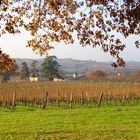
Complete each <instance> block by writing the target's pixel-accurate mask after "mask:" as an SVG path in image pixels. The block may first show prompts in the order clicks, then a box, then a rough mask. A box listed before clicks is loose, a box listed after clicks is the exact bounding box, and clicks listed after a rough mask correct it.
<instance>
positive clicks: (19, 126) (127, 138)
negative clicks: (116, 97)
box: [0, 105, 140, 140]
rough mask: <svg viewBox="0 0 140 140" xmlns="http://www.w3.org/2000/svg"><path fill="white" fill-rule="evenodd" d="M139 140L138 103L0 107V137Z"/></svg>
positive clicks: (20, 139)
mask: <svg viewBox="0 0 140 140" xmlns="http://www.w3.org/2000/svg"><path fill="white" fill-rule="evenodd" d="M46 139H48V140H49V139H50V140H55V139H56V140H57V139H62V140H63V139H66V140H67V139H68V140H133V139H134V140H139V139H140V106H139V105H132V106H108V107H107V106H104V107H100V108H98V107H93V106H87V107H85V106H83V107H77V108H76V107H75V108H73V109H68V108H62V107H48V108H47V109H46V110H42V109H40V108H31V107H22V106H18V107H17V108H16V111H15V112H11V111H9V110H8V109H5V108H0V140H46Z"/></svg>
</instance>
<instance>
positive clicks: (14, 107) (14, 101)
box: [12, 92, 16, 111]
mask: <svg viewBox="0 0 140 140" xmlns="http://www.w3.org/2000/svg"><path fill="white" fill-rule="evenodd" d="M15 110H16V92H14V94H13V99H12V111H15Z"/></svg>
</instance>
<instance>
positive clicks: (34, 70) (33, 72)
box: [30, 60, 39, 77]
mask: <svg viewBox="0 0 140 140" xmlns="http://www.w3.org/2000/svg"><path fill="white" fill-rule="evenodd" d="M37 63H38V62H37V61H36V60H33V62H32V63H31V68H30V76H32V77H36V76H38V75H39V70H38V69H37Z"/></svg>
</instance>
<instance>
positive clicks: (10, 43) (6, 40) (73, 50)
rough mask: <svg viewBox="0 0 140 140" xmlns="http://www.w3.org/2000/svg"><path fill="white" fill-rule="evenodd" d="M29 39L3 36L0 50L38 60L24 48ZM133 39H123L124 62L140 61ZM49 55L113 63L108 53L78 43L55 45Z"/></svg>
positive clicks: (14, 56) (29, 49) (138, 50)
mask: <svg viewBox="0 0 140 140" xmlns="http://www.w3.org/2000/svg"><path fill="white" fill-rule="evenodd" d="M30 38H31V36H30V35H29V34H28V33H27V32H25V31H24V32H23V33H22V34H18V35H9V34H8V35H5V36H2V37H1V38H0V48H2V50H3V52H5V53H7V54H9V55H10V56H11V57H13V58H40V56H39V55H36V54H35V53H33V52H32V50H31V48H26V47H25V46H26V42H27V40H29V39H30ZM135 39H136V37H135V36H131V37H129V38H127V39H124V41H125V42H126V44H127V46H128V47H127V48H126V49H125V51H124V52H123V53H122V56H123V57H124V59H125V60H135V61H140V49H137V48H135V47H134V44H133V42H134V40H135ZM137 39H138V38H137ZM49 55H56V56H57V57H58V58H73V59H82V60H96V61H113V59H112V57H111V56H110V55H109V54H108V53H103V52H102V50H101V49H95V48H92V47H89V46H88V47H81V46H80V45H79V44H78V43H75V44H72V45H65V44H64V43H59V44H55V49H52V50H51V51H49Z"/></svg>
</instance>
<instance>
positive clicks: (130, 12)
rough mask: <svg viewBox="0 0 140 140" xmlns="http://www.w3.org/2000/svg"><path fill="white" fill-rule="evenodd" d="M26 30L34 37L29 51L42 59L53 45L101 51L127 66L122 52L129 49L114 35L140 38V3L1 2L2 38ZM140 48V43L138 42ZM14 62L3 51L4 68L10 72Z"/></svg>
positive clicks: (84, 0) (0, 59) (77, 0)
mask: <svg viewBox="0 0 140 140" xmlns="http://www.w3.org/2000/svg"><path fill="white" fill-rule="evenodd" d="M22 27H24V28H25V29H26V30H27V31H30V32H31V35H32V36H33V37H34V38H33V39H32V40H29V41H28V43H27V47H31V48H32V49H33V51H35V52H39V53H40V54H41V55H43V54H46V52H47V51H48V50H49V49H52V48H53V46H51V44H52V42H61V41H64V42H65V43H73V42H74V41H75V38H76V37H75V36H77V38H76V40H77V39H78V40H79V43H80V44H81V45H82V46H87V45H90V46H92V47H93V48H95V47H100V48H101V50H102V51H104V52H109V53H110V55H111V56H112V57H114V58H115V59H116V62H115V63H113V64H112V66H114V67H118V66H125V62H124V60H123V58H122V57H121V56H120V52H121V51H123V50H124V48H126V47H127V46H126V45H125V44H124V43H123V41H122V40H121V38H117V36H116V35H115V33H114V32H118V33H121V34H122V35H123V36H124V37H125V38H127V37H128V36H130V35H132V34H133V35H136V36H139V35H140V1H139V0H121V1H119V0H25V1H23V0H13V1H12V2H11V1H9V2H8V0H0V36H2V35H4V34H6V33H11V34H16V33H20V29H21V28H22ZM135 45H136V47H139V46H140V42H139V40H137V41H136V42H135ZM12 62H13V61H12V60H11V59H10V58H9V56H8V55H6V54H4V53H3V52H2V51H1V50H0V67H1V69H7V68H9V67H10V63H12Z"/></svg>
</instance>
